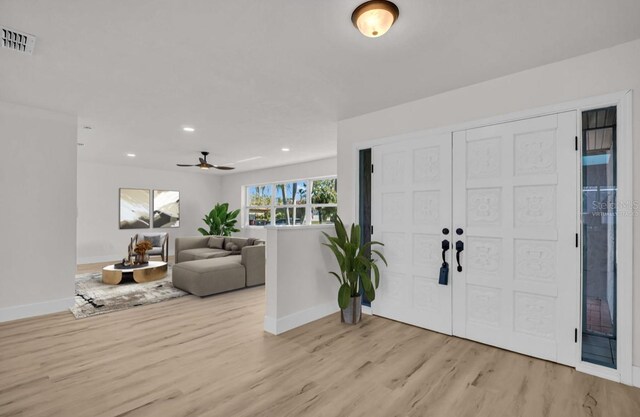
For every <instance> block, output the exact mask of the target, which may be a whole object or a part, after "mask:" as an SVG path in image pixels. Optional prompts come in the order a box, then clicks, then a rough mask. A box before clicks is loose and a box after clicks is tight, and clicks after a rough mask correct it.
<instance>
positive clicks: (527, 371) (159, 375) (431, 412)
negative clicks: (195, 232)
mask: <svg viewBox="0 0 640 417" xmlns="http://www.w3.org/2000/svg"><path fill="white" fill-rule="evenodd" d="M263 315H264V288H262V287H258V288H250V289H245V290H240V291H235V292H231V293H227V294H222V295H218V296H213V297H208V298H204V299H201V298H198V297H192V296H186V297H182V298H179V299H175V300H171V301H166V302H162V303H158V304H153V305H147V306H143V307H136V308H133V309H129V310H125V311H120V312H115V313H110V314H106V315H101V316H95V317H91V318H86V319H80V320H76V319H74V318H73V316H72V315H71V314H70V313H58V314H53V315H49V316H43V317H39V318H33V319H25V320H20V321H15V322H9V323H4V324H0V415H1V416H29V417H32V416H33V417H38V416H64V417H76V416H92V417H93V416H124V415H126V416H154V417H155V416H162V417H164V416H234V417H235V416H275V417H281V416H368V417H371V416H375V417H377V416H383V417H387V416H437V417H448V416H452V417H458V416H474V417H475V416H491V417H501V416H508V417H513V416H532V417H533V416H535V417H540V416H553V417H555V416H558V417H571V416H603V417H626V416H629V417H638V416H640V390H639V389H636V388H631V387H627V386H624V385H621V384H616V383H613V382H609V381H606V380H603V379H599V378H596V377H592V376H589V375H585V374H581V373H578V372H576V371H575V370H572V369H570V368H567V367H564V366H560V365H556V364H552V363H549V362H545V361H541V360H537V359H532V358H529V357H526V356H522V355H518V354H515V353H511V352H507V351H503V350H500V349H495V348H492V347H489V346H485V345H481V344H478V343H474V342H470V341H466V340H462V339H457V338H453V337H447V336H444V335H441V334H438V333H433V332H429V331H426V330H422V329H418V328H415V327H411V326H407V325H404V324H400V323H397V322H394V321H390V320H386V319H382V318H379V317H369V316H366V317H364V319H363V321H362V322H361V323H360V324H359V325H357V326H355V327H350V326H347V325H344V324H341V323H340V321H339V318H338V315H333V316H330V317H327V318H324V319H322V320H319V321H317V322H314V323H311V324H309V325H306V326H303V327H301V328H298V329H295V330H292V331H290V332H288V333H285V334H284V335H280V336H272V335H269V334H266V333H264V332H263V330H262V325H263Z"/></svg>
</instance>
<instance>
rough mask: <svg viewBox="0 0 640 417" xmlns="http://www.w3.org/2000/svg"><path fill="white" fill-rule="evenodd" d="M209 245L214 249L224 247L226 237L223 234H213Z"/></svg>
mask: <svg viewBox="0 0 640 417" xmlns="http://www.w3.org/2000/svg"><path fill="white" fill-rule="evenodd" d="M208 246H209V247H210V248H213V249H224V237H223V236H211V237H210V238H209V243H208Z"/></svg>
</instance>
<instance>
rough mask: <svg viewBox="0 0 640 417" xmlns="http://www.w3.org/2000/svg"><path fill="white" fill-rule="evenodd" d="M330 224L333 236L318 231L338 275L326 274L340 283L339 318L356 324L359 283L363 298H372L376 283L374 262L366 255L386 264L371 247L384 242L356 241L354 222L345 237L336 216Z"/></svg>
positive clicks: (359, 310)
mask: <svg viewBox="0 0 640 417" xmlns="http://www.w3.org/2000/svg"><path fill="white" fill-rule="evenodd" d="M334 226H335V229H336V236H335V237H333V236H329V234H327V233H325V232H322V233H323V234H324V235H325V236H326V238H327V240H328V241H329V243H323V245H325V246H327V247H328V248H329V249H331V251H332V252H333V254H334V255H335V257H336V260H337V261H338V265H339V266H340V274H337V273H336V272H329V273H330V274H331V275H333V276H335V277H336V278H337V279H338V282H339V283H340V289H339V290H338V305H339V306H340V309H341V310H342V321H343V322H345V323H349V324H356V323H358V322H359V321H360V317H361V316H362V299H361V295H360V290H361V286H362V289H363V290H364V293H365V295H366V296H367V299H369V301H373V300H375V298H376V288H378V285H379V284H380V271H379V269H378V265H377V264H376V261H375V260H374V259H372V258H371V257H370V256H369V255H368V254H369V253H371V256H373V255H374V254H375V255H377V256H378V258H380V259H381V260H382V261H383V262H384V264H385V265H387V260H386V259H385V258H384V255H382V253H380V252H379V251H377V250H375V249H372V246H374V245H380V246H384V244H383V243H380V242H376V241H372V242H367V243H364V244H363V243H362V242H361V241H360V226H359V225H357V224H352V225H351V233H350V235H351V237H349V235H348V234H347V229H346V228H345V226H344V223H342V220H341V219H340V217H339V216H336V218H335V222H334ZM371 272H373V276H374V280H373V282H372V281H371Z"/></svg>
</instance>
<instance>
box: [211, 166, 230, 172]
mask: <svg viewBox="0 0 640 417" xmlns="http://www.w3.org/2000/svg"><path fill="white" fill-rule="evenodd" d="M212 167H214V168H215V169H221V170H223V171H228V170H231V169H235V167H225V166H222V165H212Z"/></svg>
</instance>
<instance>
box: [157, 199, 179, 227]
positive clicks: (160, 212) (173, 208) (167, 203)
mask: <svg viewBox="0 0 640 417" xmlns="http://www.w3.org/2000/svg"><path fill="white" fill-rule="evenodd" d="M153 227H158V228H163V227H180V191H165V190H153Z"/></svg>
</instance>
